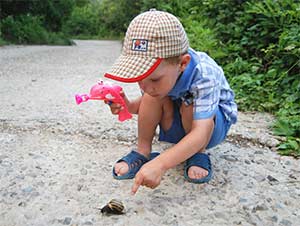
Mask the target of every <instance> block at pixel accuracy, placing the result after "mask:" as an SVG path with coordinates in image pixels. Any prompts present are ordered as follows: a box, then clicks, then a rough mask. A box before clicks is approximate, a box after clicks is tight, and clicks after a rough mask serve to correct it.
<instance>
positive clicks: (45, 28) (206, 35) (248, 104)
mask: <svg viewBox="0 0 300 226" xmlns="http://www.w3.org/2000/svg"><path fill="white" fill-rule="evenodd" d="M150 8H157V9H159V10H164V11H168V12H170V13H173V14H174V15H176V16H178V18H179V19H180V20H181V22H182V23H183V25H184V27H185V29H186V31H187V33H188V36H189V40H190V43H191V46H192V47H193V48H195V49H197V50H201V51H205V52H208V53H209V54H210V55H211V56H212V57H213V58H214V59H216V61H217V62H218V63H219V64H220V65H222V67H223V68H224V71H225V73H226V76H227V78H228V79H229V81H230V84H231V86H232V88H233V89H234V91H235V94H236V100H237V103H238V105H239V109H240V110H242V111H264V112H270V113H272V114H274V115H275V116H276V118H277V121H276V123H275V124H274V126H273V131H274V133H275V134H276V135H278V136H284V137H285V141H283V142H282V143H281V144H280V145H279V146H278V150H279V152H280V153H281V154H284V155H293V156H296V157H300V120H299V119H300V104H299V103H300V36H299V34H300V26H299V24H300V2H299V0H281V1H273V0H200V1H199V0H186V1H181V0H134V1H132V0H101V1H100V0H98V1H97V0H56V1H54V0H45V1H35V0H27V1H18V0H2V1H1V5H0V16H1V24H0V28H1V33H0V45H1V43H5V42H13V43H28V44H29V43H33V44H41V43H51V44H55V43H61V44H65V43H66V40H67V38H68V37H73V38H74V37H76V38H80V37H81V38H82V37H84V38H91V37H92V38H98V39H99V38H116V37H117V38H121V37H122V36H123V35H124V33H125V31H126V28H127V26H128V24H129V22H130V21H131V20H132V18H134V16H136V15H137V14H139V13H140V12H142V11H145V10H148V9H150Z"/></svg>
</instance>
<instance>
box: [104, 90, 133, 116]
mask: <svg viewBox="0 0 300 226" xmlns="http://www.w3.org/2000/svg"><path fill="white" fill-rule="evenodd" d="M120 96H121V97H123V98H124V100H125V103H126V105H127V107H128V105H129V100H128V99H127V97H126V95H125V93H124V91H123V90H122V91H121V92H120ZM104 103H106V104H108V105H109V107H110V110H111V113H112V114H114V115H117V114H119V113H120V111H121V110H123V107H122V106H121V104H117V103H113V102H111V101H109V100H105V101H104Z"/></svg>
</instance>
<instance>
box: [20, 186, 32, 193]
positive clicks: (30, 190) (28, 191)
mask: <svg viewBox="0 0 300 226" xmlns="http://www.w3.org/2000/svg"><path fill="white" fill-rule="evenodd" d="M32 191H33V187H31V186H28V187H27V188H24V189H22V192H25V193H30V192H32Z"/></svg>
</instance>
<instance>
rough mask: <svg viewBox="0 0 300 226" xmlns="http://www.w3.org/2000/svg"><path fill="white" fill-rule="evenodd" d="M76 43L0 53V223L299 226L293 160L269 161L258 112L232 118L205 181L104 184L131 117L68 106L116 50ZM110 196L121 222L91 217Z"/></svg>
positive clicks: (272, 155) (132, 134) (132, 129)
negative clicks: (119, 206)
mask: <svg viewBox="0 0 300 226" xmlns="http://www.w3.org/2000/svg"><path fill="white" fill-rule="evenodd" d="M76 43H77V45H76V46H70V47H65V46H64V47H61V46H8V47H1V48H0V96H1V108H0V180H1V184H0V225H1V226H15V225H16V226H27V225H28V226H29V225H30V226H44V225H45V226H51V225H55V226H56V225H58V226H59V225H73V226H79V225H105V226H108V225H126V226H140V225H142V224H143V225H145V226H148V225H172V226H176V225H180V226H189V225H191V226H194V225H245V226H248V225H262V226H266V225H268V226H269V225H283V226H291V225H293V226H298V225H300V182H299V181H300V164H299V163H300V160H296V159H293V158H290V157H282V156H279V155H278V154H276V152H275V151H274V146H275V145H276V144H277V143H278V141H277V140H276V138H275V137H273V136H272V134H271V132H270V131H269V130H268V126H269V125H270V124H271V122H272V120H273V119H272V117H271V116H270V115H266V114H257V113H247V114H245V113H244V114H243V113H240V114H239V122H238V124H237V125H235V126H234V127H233V128H232V130H231V132H230V135H229V137H228V139H227V141H226V142H224V143H223V144H221V145H219V146H218V147H216V148H214V149H211V150H209V153H210V154H211V159H212V162H213V166H214V172H215V174H214V178H213V180H212V181H211V182H210V183H209V184H204V185H195V184H190V183H187V182H186V181H184V179H183V172H182V170H183V165H179V166H177V167H176V168H174V169H171V170H169V171H168V172H167V173H166V175H165V176H164V178H163V181H162V184H161V185H160V186H159V187H158V188H157V189H155V190H149V189H146V188H141V189H140V190H139V191H138V193H137V194H136V195H135V196H131V195H130V194H129V193H130V188H131V185H132V181H130V180H129V181H116V180H114V179H113V178H112V176H111V169H112V166H113V164H114V162H115V161H116V160H117V159H118V158H120V157H121V156H122V155H124V154H125V153H127V152H128V151H129V150H130V149H131V148H133V147H134V146H135V141H136V118H133V119H132V120H130V121H126V122H124V123H120V122H118V121H117V119H116V117H115V116H113V115H111V114H110V111H109V109H108V107H107V106H105V105H104V104H103V103H101V102H96V101H94V102H89V103H85V104H82V105H80V106H77V105H76V104H75V101H74V94H75V93H77V92H81V93H82V92H87V91H88V90H89V88H90V86H91V85H93V84H94V83H95V82H96V81H97V80H98V79H99V78H101V76H102V75H103V73H104V72H105V70H106V69H107V68H108V67H109V66H110V65H111V64H112V63H113V61H114V60H115V59H116V57H117V56H118V55H119V54H120V49H121V45H120V43H119V42H115V41H76ZM122 86H123V87H124V89H125V91H126V93H127V94H128V96H129V97H134V96H135V95H138V94H139V91H138V88H137V86H136V85H134V84H122ZM167 145H168V144H162V143H158V142H155V144H154V149H155V150H158V151H163V150H164V148H165V147H166V146H167ZM112 198H119V199H121V200H122V201H123V202H124V204H125V206H126V209H127V212H126V214H125V215H120V216H105V215H102V214H100V213H99V210H98V208H99V207H102V206H103V205H104V204H105V203H106V202H108V201H109V200H110V199H112Z"/></svg>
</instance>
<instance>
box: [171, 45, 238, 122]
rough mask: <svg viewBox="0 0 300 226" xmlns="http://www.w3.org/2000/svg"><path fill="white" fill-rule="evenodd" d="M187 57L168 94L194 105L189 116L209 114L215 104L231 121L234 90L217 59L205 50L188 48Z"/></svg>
mask: <svg viewBox="0 0 300 226" xmlns="http://www.w3.org/2000/svg"><path fill="white" fill-rule="evenodd" d="M188 53H189V54H190V56H191V61H190V63H189V64H188V66H187V68H186V69H185V71H184V72H183V74H182V75H181V76H180V78H179V79H178V80H177V82H176V84H175V86H174V87H173V89H172V90H171V91H170V92H169V94H168V96H170V97H171V99H173V100H176V99H181V100H182V101H183V102H184V103H185V104H186V105H189V104H192V103H193V105H194V113H193V118H194V119H195V120H197V119H206V118H210V117H212V116H213V115H214V114H215V113H216V111H217V109H218V107H219V108H220V109H221V110H222V111H223V113H224V115H225V117H226V119H227V120H228V121H230V122H231V123H235V122H236V121H237V105H236V103H235V102H234V93H233V91H232V90H231V89H230V86H229V84H228V82H227V80H226V78H225V76H224V72H223V70H222V68H221V67H220V66H218V65H217V63H216V62H215V61H214V60H213V59H212V58H210V57H209V56H208V55H207V54H206V53H203V52H196V51H195V50H193V49H191V48H190V49H189V51H188Z"/></svg>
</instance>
